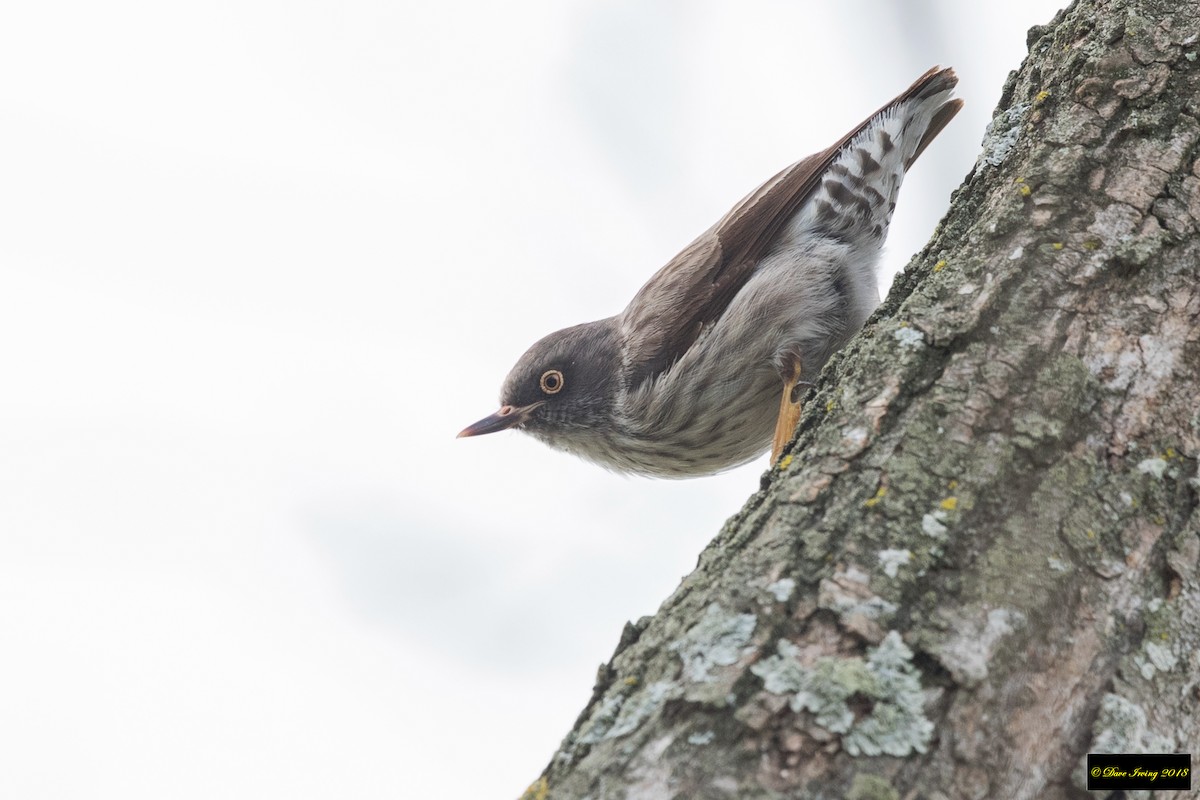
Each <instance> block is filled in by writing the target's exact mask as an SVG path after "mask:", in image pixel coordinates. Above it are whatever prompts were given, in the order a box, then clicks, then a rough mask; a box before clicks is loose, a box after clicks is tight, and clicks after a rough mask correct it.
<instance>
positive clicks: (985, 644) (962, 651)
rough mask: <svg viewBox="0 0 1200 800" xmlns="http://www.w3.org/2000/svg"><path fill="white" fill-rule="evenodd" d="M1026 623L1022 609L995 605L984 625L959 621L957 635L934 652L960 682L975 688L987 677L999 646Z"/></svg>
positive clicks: (955, 633)
mask: <svg viewBox="0 0 1200 800" xmlns="http://www.w3.org/2000/svg"><path fill="white" fill-rule="evenodd" d="M1024 622H1025V615H1024V614H1022V613H1021V612H1020V611H1017V610H1015V609H1007V608H993V609H992V610H991V611H989V612H988V614H987V619H986V621H984V622H983V623H982V624H979V623H976V622H973V621H969V620H962V621H960V622H959V623H958V624H956V626H955V631H954V635H953V637H952V638H950V639H948V640H947V641H945V642H942V643H941V644H939V645H937V646H936V647H935V648H934V653H935V654H936V655H937V657H938V661H940V662H942V666H944V667H945V668H946V669H947V670H949V671H950V674H951V675H953V676H954V679H955V680H956V681H958V682H959V683H961V684H962V685H963V686H965V687H966V688H968V689H971V688H974V687H976V686H978V685H979V684H980V683H982V682H983V681H984V680H985V679H986V678H987V676H988V661H989V660H990V659H991V657H992V654H993V653H994V652H995V650H996V645H997V644H998V643H999V642H1000V640H1001V639H1003V638H1004V637H1005V636H1007V635H1008V634H1010V633H1012V632H1013V631H1014V630H1016V628H1017V626H1018V625H1020V624H1023V623H1024Z"/></svg>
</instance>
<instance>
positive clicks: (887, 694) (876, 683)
mask: <svg viewBox="0 0 1200 800" xmlns="http://www.w3.org/2000/svg"><path fill="white" fill-rule="evenodd" d="M777 649H778V654H777V655H773V656H771V657H770V658H766V659H763V660H762V661H760V662H759V663H757V664H755V665H754V666H753V667H751V668H750V670H751V672H753V673H754V674H755V675H757V676H759V677H760V678H762V681H763V687H764V688H765V689H766V690H767V691H768V692H771V693H772V694H779V695H791V697H790V699H789V700H788V703H789V705H790V706H791V708H792V710H793V711H795V712H797V713H799V712H800V711H807V712H808V713H810V714H812V715H813V720H814V722H815V723H816V724H817V725H818V726H820V727H822V728H824V729H825V730H827V731H830V732H831V733H836V734H839V735H840V736H841V737H842V747H844V748H845V750H846V752H847V753H849V754H850V755H851V756H860V755H866V756H877V755H883V754H886V755H891V756H897V757H903V756H907V755H909V754H911V753H913V752H918V753H924V752H925V747H926V745H927V744H928V743H929V738H930V736H931V734H932V733H933V723H932V722H930V721H929V720H928V719H927V718H926V717H925V712H924V709H923V707H922V702H923V695H922V692H921V682H920V680H919V679H918V677H917V672H916V670H915V669H914V668H913V665H912V651H911V650H909V649H908V647H907V646H905V644H904V642H903V641H902V640H901V639H900V634H899V633H897V632H896V631H890V632H889V633H888V634H887V636H885V637H884V639H883V641H882V642H881V643H880V644H879V646H878V647H874V648H871V649H870V650H868V651H867V657H866V659H863V658H860V657H858V656H854V657H850V658H834V657H830V656H826V657H822V658H819V659H817V660H816V661H815V662H814V663H813V664H811V665H809V666H805V665H801V664H800V662H799V661H798V660H797V655H798V654H799V648H797V647H796V646H795V645H794V644H792V643H791V642H788V641H786V640H780V642H779V644H778V648H777ZM852 698H859V699H865V700H867V701H869V702H870V704H871V708H870V711H869V712H868V713H867V714H866V715H865V716H860V717H857V718H856V715H855V712H854V710H853V709H852V708H851V707H850V701H851V699H852Z"/></svg>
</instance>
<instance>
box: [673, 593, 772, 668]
mask: <svg viewBox="0 0 1200 800" xmlns="http://www.w3.org/2000/svg"><path fill="white" fill-rule="evenodd" d="M757 624H758V617H756V616H755V615H754V614H731V613H729V612H727V611H725V609H723V608H721V606H720V605H719V604H718V603H713V604H712V605H710V606H709V607H708V608H707V609H705V611H704V616H703V617H701V619H700V621H699V622H697V623H696V624H695V625H693V626H692V627H691V628H689V629H688V632H687V633H685V634H684V635H683V638H681V639H680V640H678V641H676V642H673V643H672V644H671V649H672V650H674V651H675V652H677V653H679V658H680V660H682V661H683V677H684V680H687V681H690V682H692V683H707V682H709V681H711V680H713V677H712V674H711V672H712V670H713V669H714V668H715V667H727V666H729V665H730V664H734V663H737V661H738V659H740V658H741V657H742V655H744V653H743V649H744V648H745V647H746V643H747V642H749V641H750V637H751V636H752V635H753V634H754V627H755V625H757Z"/></svg>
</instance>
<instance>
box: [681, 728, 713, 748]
mask: <svg viewBox="0 0 1200 800" xmlns="http://www.w3.org/2000/svg"><path fill="white" fill-rule="evenodd" d="M716 735H717V734H716V732H714V731H704V732H703V733H693V734H691V735H689V736H688V738H687V741H688V744H694V745H696V746H703V745H706V744H708V743H709V742H711V741H712V740H713V739H714V738H715V737H716Z"/></svg>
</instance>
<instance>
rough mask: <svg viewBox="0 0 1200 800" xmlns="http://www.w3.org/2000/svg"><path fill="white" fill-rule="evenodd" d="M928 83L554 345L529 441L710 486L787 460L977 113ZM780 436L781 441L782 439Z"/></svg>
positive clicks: (522, 379)
mask: <svg viewBox="0 0 1200 800" xmlns="http://www.w3.org/2000/svg"><path fill="white" fill-rule="evenodd" d="M956 83H958V78H957V77H956V76H955V75H954V71H953V70H951V69H939V68H937V67H935V68H933V69H931V70H929V71H928V72H926V73H925V74H924V75H922V76H921V77H920V78H918V79H917V81H916V82H915V83H914V84H913V85H912V86H910V87H909V88H908V89H906V90H904V91H903V92H902V93H900V95H899V96H897V97H896V98H895V99H894V100H892V101H891V102H889V103H887V104H886V105H885V106H883V107H882V108H881V109H879V110H878V111H876V112H875V113H874V114H872V115H871V116H869V117H867V119H866V120H864V121H863V122H862V123H861V124H859V125H856V126H855V127H854V129H853V130H851V131H850V132H849V133H847V134H846V135H845V136H843V137H842V138H841V139H840V140H839V141H838V142H837V143H836V144H834V145H833V146H832V147H830V148H829V149H827V150H824V151H822V152H820V153H817V154H815V155H811V156H809V157H808V158H805V159H804V160H802V161H798V162H796V163H795V164H793V165H792V166H790V167H788V168H787V169H785V170H784V171H783V172H781V173H779V174H778V175H776V176H775V177H774V178H771V179H770V180H769V181H767V182H766V183H764V184H763V185H762V186H760V187H759V188H758V189H756V190H755V191H753V192H752V193H751V194H750V195H749V196H747V197H746V198H745V199H743V200H742V201H741V202H740V203H738V204H737V205H736V206H734V207H733V210H731V211H730V212H729V213H728V214H726V215H725V216H724V218H722V219H721V220H720V221H719V222H717V224H716V225H714V226H713V227H711V228H709V229H708V230H707V231H705V232H704V233H702V234H701V235H700V237H699V238H698V239H696V241H694V242H692V243H691V244H690V245H688V246H687V248H685V249H684V251H683V252H682V253H680V254H679V255H677V256H675V258H673V259H672V260H671V261H670V263H668V264H667V265H666V266H665V267H663V268H662V269H660V270H659V271H658V272H657V273H655V275H654V277H652V278H651V279H650V280H649V281H648V282H647V283H646V285H645V286H643V287H642V288H641V289H640V290H639V291H638V293H637V294H636V295H634V298H633V300H631V301H630V303H629V305H628V306H626V307H625V310H624V311H622V312H621V313H620V314H617V315H616V316H613V317H608V318H607V319H602V320H597V321H596V322H587V323H584V324H582V325H576V326H574V327H571V328H566V329H564V330H561V331H558V332H556V333H552V334H550V335H549V336H546V337H545V338H543V339H541V340H540V341H538V342H537V343H536V344H534V345H533V346H532V347H530V348H529V350H527V351H526V352H525V355H523V356H521V358H520V359H519V360H518V361H517V364H516V366H514V367H513V368H512V371H511V372H509V374H508V378H507V379H506V380H505V381H504V386H503V388H502V389H501V391H500V403H501V408H500V410H499V411H497V412H496V413H495V414H492V415H491V416H488V417H485V418H484V419H481V420H480V421H479V422H476V423H475V424H474V425H471V426H469V427H467V428H466V429H465V430H463V431H462V433H460V434H459V436H460V437H461V436H478V435H480V434H484V433H493V432H495V431H500V430H504V429H506V428H516V429H517V430H522V431H525V432H526V433H529V434H532V435H533V436H535V437H537V438H538V439H541V440H542V441H543V442H545V443H546V444H549V445H550V446H551V447H557V448H559V449H561V450H566V451H567V452H569V453H574V454H575V455H578V456H581V457H583V458H586V459H589V460H591V461H594V462H596V463H598V464H600V465H601V466H603V467H607V468H608V469H612V470H616V471H619V472H634V473H640V474H643V475H652V476H658V477H667V478H684V477H692V476H698V475H709V474H712V473H715V472H720V471H721V470H725V469H729V468H731V467H736V466H738V465H740V464H744V463H746V462H747V461H750V460H752V459H754V458H755V457H757V456H758V455H759V454H760V453H762V452H763V451H764V450H766V449H767V447H770V446H771V445H772V441H773V442H774V452H773V461H774V460H777V459H778V458H779V456H780V455H781V453H782V451H783V448H784V447H785V446H786V445H787V443H788V442H789V441H790V439H791V438H792V435H793V434H794V432H795V426H796V422H797V420H798V419H799V415H800V404H799V396H800V394H801V392H800V375H801V368H803V372H804V374H806V375H816V374H817V373H818V372H819V371H820V369H821V367H822V366H823V365H824V364H825V361H826V360H827V359H828V358H829V356H830V355H831V354H832V353H833V352H834V351H836V350H837V349H838V348H840V347H841V346H842V345H844V344H845V343H846V342H847V341H848V340H849V339H850V337H852V336H853V335H854V334H855V333H857V332H858V330H859V329H860V328H861V327H862V325H863V323H864V322H866V320H867V317H868V316H869V315H870V313H871V311H872V310H873V309H874V308H875V306H876V304H877V303H878V302H879V290H878V286H877V283H876V275H875V269H876V263H877V261H878V259H879V253H880V250H881V249H882V247H883V242H884V239H885V238H886V237H887V230H888V222H889V221H890V220H891V217H892V211H893V210H894V209H895V207H896V194H897V192H898V191H899V189H900V183H901V181H902V180H903V178H904V173H905V171H906V170H907V169H908V168H909V167H910V166H912V163H913V162H914V161H916V159H917V156H919V155H920V154H921V152H922V151H923V150H924V149H925V148H926V146H928V144H929V142H930V141H932V140H933V138H934V137H935V136H937V134H938V133H939V132H940V131H941V130H942V128H944V127H945V126H946V124H947V123H948V122H949V121H950V120H951V118H953V117H954V115H955V114H957V113H958V110H959V109H960V108H961V107H962V101H961V100H955V99H952V96H951V95H952V92H953V89H954V86H955V84H956ZM772 432H773V433H772Z"/></svg>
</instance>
